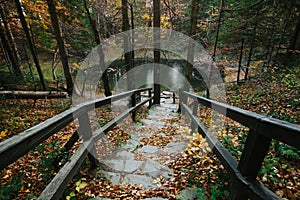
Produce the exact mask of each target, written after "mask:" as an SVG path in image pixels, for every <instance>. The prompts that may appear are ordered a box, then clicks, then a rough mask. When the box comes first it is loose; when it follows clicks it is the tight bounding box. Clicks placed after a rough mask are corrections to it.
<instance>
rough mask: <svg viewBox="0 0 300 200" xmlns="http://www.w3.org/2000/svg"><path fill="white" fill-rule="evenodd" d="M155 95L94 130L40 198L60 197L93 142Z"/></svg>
mask: <svg viewBox="0 0 300 200" xmlns="http://www.w3.org/2000/svg"><path fill="white" fill-rule="evenodd" d="M152 99H153V97H150V98H147V99H146V100H144V101H142V102H140V103H138V104H137V105H136V106H135V107H131V108H129V109H127V110H126V111H124V112H123V113H122V114H120V115H118V116H117V117H116V118H114V119H113V120H112V121H110V122H108V123H107V124H105V125H104V126H103V127H102V128H100V129H98V130H97V131H95V132H94V134H93V136H92V137H91V138H90V139H89V140H87V141H85V142H84V143H83V144H81V145H80V147H79V148H78V149H77V151H76V152H75V153H74V154H73V156H72V157H71V159H70V160H69V161H68V162H67V163H66V164H65V165H64V166H63V167H62V168H61V169H60V171H59V172H58V173H57V175H56V176H55V177H54V178H53V179H52V181H51V182H50V183H49V184H48V185H47V187H46V188H45V189H44V191H43V192H42V193H41V195H40V196H39V198H38V199H41V200H48V199H49V200H50V199H59V198H60V196H61V194H62V193H63V192H64V190H65V188H66V186H67V184H68V182H69V181H70V180H71V179H72V177H73V176H74V174H75V173H76V171H77V169H78V168H79V167H80V165H81V164H82V162H83V161H84V158H85V157H86V155H87V154H88V151H89V150H90V148H92V145H93V143H95V142H96V141H97V140H98V139H99V138H100V137H101V136H102V135H103V133H107V132H108V131H110V130H111V129H112V128H113V127H115V126H116V125H117V124H118V123H119V122H121V121H123V120H124V119H125V118H126V117H127V116H128V115H129V114H130V113H133V112H134V111H135V110H137V109H138V108H139V107H140V106H142V105H143V104H145V103H147V102H149V101H151V100H152Z"/></svg>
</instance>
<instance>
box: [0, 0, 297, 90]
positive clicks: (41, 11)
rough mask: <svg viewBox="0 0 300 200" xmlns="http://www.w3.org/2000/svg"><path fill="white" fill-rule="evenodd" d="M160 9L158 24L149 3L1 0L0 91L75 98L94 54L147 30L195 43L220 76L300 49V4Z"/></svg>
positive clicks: (259, 67) (258, 68)
mask: <svg viewBox="0 0 300 200" xmlns="http://www.w3.org/2000/svg"><path fill="white" fill-rule="evenodd" d="M160 3H161V5H160V7H161V9H160V10H159V11H160V13H161V14H160V16H159V18H158V19H159V21H158V22H155V21H154V22H153V17H154V12H155V10H157V9H154V5H153V4H152V2H151V1H88V0H82V1H78V0H74V1H54V0H49V1H18V0H15V1H2V2H1V10H0V11H1V49H2V51H1V73H2V75H1V87H2V88H3V89H26V90H49V89H51V88H52V89H53V88H55V87H56V88H57V87H61V88H65V90H66V91H68V92H69V93H71V90H72V89H71V88H72V87H73V81H72V77H73V78H74V75H75V74H76V70H77V69H78V68H79V67H80V64H81V61H82V60H83V59H84V58H85V56H86V55H87V54H88V53H89V51H90V50H91V49H92V48H93V47H95V46H97V44H99V43H100V42H101V41H102V40H105V39H106V38H109V37H110V36H111V35H114V34H117V33H120V32H122V31H126V30H129V29H132V28H138V27H145V25H146V26H148V27H152V26H157V24H158V26H160V27H162V28H169V29H173V30H176V31H179V32H182V33H184V34H187V35H189V36H191V37H192V38H194V39H195V40H196V41H198V42H199V43H201V44H202V45H203V46H204V47H205V48H207V50H208V51H209V52H210V53H211V55H212V57H213V58H214V59H215V60H216V62H217V63H218V66H219V67H220V68H221V69H224V68H229V67H236V68H237V67H238V66H240V67H241V69H242V70H243V71H244V73H245V77H246V78H247V76H248V72H249V71H255V72H259V73H260V72H263V71H266V70H272V69H273V68H274V66H275V65H277V64H278V62H279V61H280V62H281V61H284V60H290V58H293V59H294V57H295V55H297V53H298V50H299V49H300V20H299V9H300V3H299V2H298V1H264V0H262V1H240V2H236V1H208V2H207V1H205V2H204V1H196V0H195V1H190V2H187V1H180V0H178V1H168V0H164V1H161V2H160ZM153 23H156V25H155V24H153ZM293 56H294V57H293ZM123 59H125V60H126V62H130V60H128V56H127V58H126V55H125V57H124V58H123ZM188 73H189V74H191V73H190V72H188ZM188 73H187V74H188ZM187 77H188V75H187ZM241 78H244V77H241ZM103 80H104V83H105V76H104V78H103ZM105 88H106V89H107V90H109V88H107V87H105ZM106 94H107V95H109V94H110V92H109V91H106Z"/></svg>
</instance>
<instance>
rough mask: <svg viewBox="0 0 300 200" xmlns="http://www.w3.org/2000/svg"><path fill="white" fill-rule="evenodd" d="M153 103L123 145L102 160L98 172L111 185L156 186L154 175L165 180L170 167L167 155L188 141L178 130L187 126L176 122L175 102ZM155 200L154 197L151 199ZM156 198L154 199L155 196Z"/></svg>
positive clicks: (184, 145) (171, 172)
mask: <svg viewBox="0 0 300 200" xmlns="http://www.w3.org/2000/svg"><path fill="white" fill-rule="evenodd" d="M164 101H169V102H165V103H162V104H161V105H160V106H157V105H156V106H155V105H154V106H153V107H152V108H151V109H150V110H149V115H148V116H147V118H146V119H143V120H142V121H141V122H142V125H137V126H136V129H135V130H134V131H132V132H131V133H130V134H131V137H130V139H129V140H127V142H126V144H124V145H122V146H121V147H120V148H119V149H118V150H117V151H116V152H115V153H114V154H113V155H112V156H111V157H110V158H109V159H107V160H103V161H102V165H103V166H104V167H103V170H100V171H98V173H100V174H102V175H103V176H105V177H106V178H108V179H109V180H110V181H111V182H112V184H113V185H115V184H119V183H129V184H137V185H141V186H142V187H143V188H144V189H151V188H156V187H160V186H161V184H160V183H159V182H156V181H155V179H157V178H164V179H165V180H169V179H170V178H172V174H173V170H172V169H170V168H168V163H170V162H171V157H172V156H173V157H174V155H176V153H181V152H183V151H184V149H185V148H186V147H187V145H188V142H187V140H186V139H184V138H185V137H184V136H183V134H182V133H184V132H186V130H187V128H185V127H183V126H180V125H179V124H178V114H177V113H176V111H177V109H178V104H172V102H171V99H170V100H164ZM152 199H155V198H152ZM156 199H157V198H156Z"/></svg>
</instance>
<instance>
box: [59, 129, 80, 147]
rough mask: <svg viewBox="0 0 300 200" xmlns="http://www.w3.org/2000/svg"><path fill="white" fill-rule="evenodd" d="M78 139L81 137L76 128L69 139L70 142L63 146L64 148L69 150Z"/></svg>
mask: <svg viewBox="0 0 300 200" xmlns="http://www.w3.org/2000/svg"><path fill="white" fill-rule="evenodd" d="M78 139H79V134H78V131H77V130H76V131H75V132H74V133H73V135H72V136H71V138H70V139H69V140H68V142H67V143H66V144H65V145H64V147H63V148H64V150H65V151H69V150H70V149H71V148H72V146H73V145H74V144H75V142H76V141H77V140H78Z"/></svg>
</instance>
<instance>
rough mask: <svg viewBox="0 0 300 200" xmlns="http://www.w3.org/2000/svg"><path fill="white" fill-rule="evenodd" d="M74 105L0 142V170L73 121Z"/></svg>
mask: <svg viewBox="0 0 300 200" xmlns="http://www.w3.org/2000/svg"><path fill="white" fill-rule="evenodd" d="M80 112H81V108H78V107H74V108H71V109H69V110H67V111H65V112H63V113H60V114H58V115H56V116H55V117H52V118H50V119H48V120H46V121H44V122H42V123H40V124H38V125H36V126H34V127H32V128H30V129H28V130H26V131H24V132H22V133H20V134H19V135H16V136H13V137H11V138H9V139H7V140H5V141H3V142H1V143H0V160H1V162H0V170H1V169H3V168H5V167H6V166H7V165H9V164H11V163H13V162H15V161H16V160H18V159H19V158H20V157H22V156H23V155H25V154H26V153H28V152H29V151H30V150H31V149H33V148H35V147H36V146H37V145H39V144H40V143H41V142H43V141H44V140H46V139H47V138H49V137H50V136H51V135H53V134H54V133H56V132H58V131H59V130H61V129H62V128H64V127H65V126H66V125H67V124H69V123H70V122H72V121H73V114H74V113H78V115H79V113H80Z"/></svg>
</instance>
